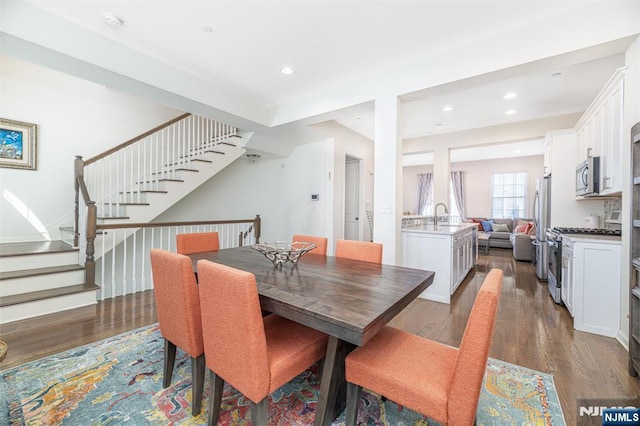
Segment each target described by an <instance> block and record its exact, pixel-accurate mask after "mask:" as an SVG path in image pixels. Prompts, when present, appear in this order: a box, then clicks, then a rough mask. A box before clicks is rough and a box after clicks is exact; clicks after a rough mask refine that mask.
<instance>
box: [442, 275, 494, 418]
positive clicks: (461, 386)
mask: <svg viewBox="0 0 640 426" xmlns="http://www.w3.org/2000/svg"><path fill="white" fill-rule="evenodd" d="M503 278H504V273H503V272H502V270H500V269H492V270H491V271H489V273H488V274H487V277H486V278H485V280H484V282H483V283H482V287H481V288H480V290H479V291H478V295H477V296H476V300H475V302H474V303H473V307H472V308H471V314H470V315H469V320H468V321H467V326H466V328H465V330H464V334H463V336H462V341H461V342H460V349H459V352H458V356H457V358H456V363H455V366H454V368H453V373H452V377H451V382H450V387H449V394H448V396H449V404H448V411H449V413H448V416H449V422H448V423H449V424H451V425H465V424H469V425H470V424H473V423H474V420H475V418H476V410H477V408H478V401H479V399H480V390H481V387H482V379H483V378H484V373H485V370H486V368H487V358H488V357H489V349H490V348H491V340H492V337H493V328H494V326H495V323H496V316H497V313H498V301H499V299H500V290H501V288H502V281H503Z"/></svg>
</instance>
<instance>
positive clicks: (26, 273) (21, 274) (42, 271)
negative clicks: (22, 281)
mask: <svg viewBox="0 0 640 426" xmlns="http://www.w3.org/2000/svg"><path fill="white" fill-rule="evenodd" d="M83 269H84V267H83V266H81V265H60V266H48V267H46V268H34V269H22V270H18V271H5V272H0V281H3V280H10V279H14V278H26V277H35V276H38V275H48V274H57V273H59V272H70V271H81V270H83Z"/></svg>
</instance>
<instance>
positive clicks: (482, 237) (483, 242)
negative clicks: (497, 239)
mask: <svg viewBox="0 0 640 426" xmlns="http://www.w3.org/2000/svg"><path fill="white" fill-rule="evenodd" d="M477 238H478V247H479V248H482V249H483V250H484V254H485V255H488V254H489V239H490V238H491V234H487V233H486V232H478V237H477Z"/></svg>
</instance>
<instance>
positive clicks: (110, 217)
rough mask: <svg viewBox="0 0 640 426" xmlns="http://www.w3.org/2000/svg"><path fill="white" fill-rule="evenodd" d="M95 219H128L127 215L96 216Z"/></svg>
mask: <svg viewBox="0 0 640 426" xmlns="http://www.w3.org/2000/svg"><path fill="white" fill-rule="evenodd" d="M97 219H98V220H110V219H116V220H126V219H129V216H98V217H97Z"/></svg>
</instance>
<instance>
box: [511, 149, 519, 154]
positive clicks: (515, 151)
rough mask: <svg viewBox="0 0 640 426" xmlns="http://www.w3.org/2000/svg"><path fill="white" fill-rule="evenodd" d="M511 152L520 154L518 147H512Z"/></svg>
mask: <svg viewBox="0 0 640 426" xmlns="http://www.w3.org/2000/svg"><path fill="white" fill-rule="evenodd" d="M512 152H513V153H514V154H520V150H519V149H514V150H513V151H512Z"/></svg>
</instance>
